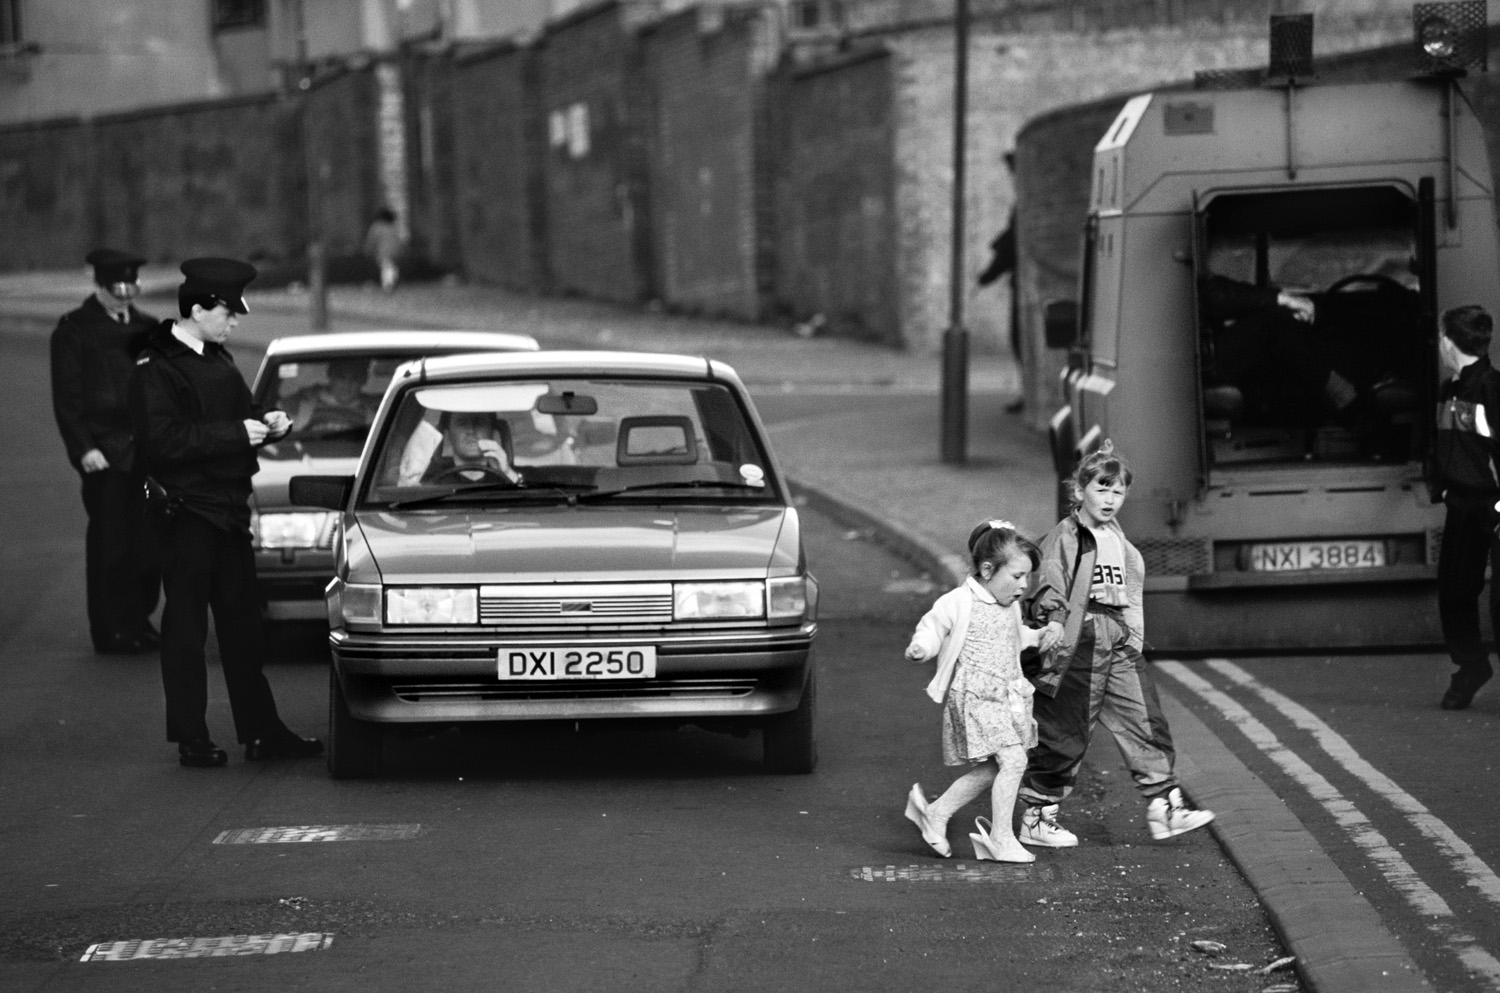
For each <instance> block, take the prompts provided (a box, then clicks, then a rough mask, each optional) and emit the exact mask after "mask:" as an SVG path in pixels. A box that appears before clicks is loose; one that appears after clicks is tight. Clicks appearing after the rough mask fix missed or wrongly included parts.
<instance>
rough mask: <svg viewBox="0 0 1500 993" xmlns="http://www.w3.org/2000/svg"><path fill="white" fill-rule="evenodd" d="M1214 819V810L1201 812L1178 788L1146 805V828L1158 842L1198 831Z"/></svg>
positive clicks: (1173, 788) (1152, 799)
mask: <svg viewBox="0 0 1500 993" xmlns="http://www.w3.org/2000/svg"><path fill="white" fill-rule="evenodd" d="M1213 819H1214V812H1213V811H1212V810H1199V809H1198V808H1197V807H1195V806H1193V802H1192V801H1191V800H1189V799H1188V798H1187V797H1185V796H1183V795H1182V790H1180V789H1178V788H1177V787H1176V786H1174V787H1172V788H1171V789H1170V790H1168V791H1167V792H1166V793H1165V794H1163V795H1161V796H1158V797H1152V798H1151V802H1150V803H1148V804H1146V826H1147V827H1149V828H1150V829H1151V837H1153V838H1155V839H1156V840H1157V841H1161V840H1162V839H1163V838H1175V837H1176V836H1177V835H1179V834H1186V833H1188V832H1189V831H1196V830H1198V829H1199V828H1201V827H1202V826H1203V825H1205V824H1207V823H1208V822H1209V821H1212V820H1213Z"/></svg>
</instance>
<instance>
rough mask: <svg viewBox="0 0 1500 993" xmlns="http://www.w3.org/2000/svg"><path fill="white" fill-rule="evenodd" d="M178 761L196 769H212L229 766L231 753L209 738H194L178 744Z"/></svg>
mask: <svg viewBox="0 0 1500 993" xmlns="http://www.w3.org/2000/svg"><path fill="white" fill-rule="evenodd" d="M177 761H178V762H181V763H182V764H183V765H185V766H189V767H192V768H195V769H212V768H213V767H215V766H220V765H226V764H228V762H229V753H228V752H226V751H224V749H222V748H220V747H219V746H218V745H215V744H214V743H213V742H212V741H209V740H208V739H207V738H194V739H193V740H192V741H184V742H181V743H180V744H178V746H177Z"/></svg>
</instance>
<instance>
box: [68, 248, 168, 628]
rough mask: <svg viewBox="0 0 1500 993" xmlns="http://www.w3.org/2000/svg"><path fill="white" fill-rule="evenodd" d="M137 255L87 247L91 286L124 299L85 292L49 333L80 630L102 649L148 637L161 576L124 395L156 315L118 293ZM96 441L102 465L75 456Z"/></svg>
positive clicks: (131, 277)
mask: <svg viewBox="0 0 1500 993" xmlns="http://www.w3.org/2000/svg"><path fill="white" fill-rule="evenodd" d="M144 262H145V260H144V259H142V258H140V257H139V256H135V255H130V254H128V253H126V252H119V251H115V250H113V249H108V248H104V249H99V250H98V251H95V252H90V253H89V255H88V263H89V265H91V266H93V267H94V282H95V283H97V284H98V285H99V287H100V292H103V293H109V294H110V295H111V297H112V298H113V300H114V301H115V302H117V303H123V304H124V306H123V308H120V307H114V308H106V307H105V305H104V304H103V303H102V302H101V300H100V297H99V294H98V293H95V294H94V295H92V296H90V297H88V299H86V300H84V301H83V304H82V306H80V307H79V308H78V309H76V310H72V311H69V312H68V313H66V314H64V315H63V317H62V319H61V320H60V321H58V323H57V328H56V330H54V331H53V332H52V341H51V349H52V411H53V413H54V414H55V415H56V417H57V427H58V430H59V431H61V432H62V437H63V444H64V446H65V447H66V448H67V452H68V461H69V462H71V463H72V464H73V468H74V469H76V470H78V473H79V475H80V476H81V477H82V482H83V506H84V509H85V510H86V511H87V512H88V518H89V523H88V531H87V536H86V539H85V549H86V561H87V577H88V578H87V587H86V590H87V598H88V618H89V634H90V635H91V636H92V638H93V642H94V648H95V649H96V650H97V651H99V652H106V653H118V652H133V651H141V650H144V649H149V648H154V647H156V642H157V639H156V629H155V628H153V627H152V626H151V614H152V612H153V611H155V610H156V602H157V598H158V593H159V591H160V589H161V576H160V573H159V571H158V569H157V566H156V553H155V549H154V548H153V547H152V543H151V542H150V541H149V540H148V537H147V535H146V533H145V530H144V528H143V524H144V519H143V511H144V502H143V500H142V486H141V474H140V472H139V471H138V468H137V466H136V465H135V461H136V459H135V442H134V440H133V438H132V436H131V426H130V408H129V402H128V395H127V394H128V387H129V383H130V375H131V372H132V371H133V370H134V368H135V359H136V356H137V355H138V354H139V353H140V351H141V349H142V347H143V346H144V344H145V340H146V335H147V332H149V331H150V329H151V328H153V327H155V326H156V323H157V322H156V319H155V318H154V317H151V316H150V315H149V314H145V313H142V312H141V311H139V310H137V309H136V308H135V307H134V306H132V305H130V303H129V302H128V299H122V297H124V296H125V294H126V293H127V292H128V293H129V294H130V295H133V293H134V290H135V288H136V279H137V272H138V270H139V268H140V266H141V265H142V264H143V263H144ZM117 291H118V292H117ZM117 315H118V316H117ZM96 451H97V452H99V453H101V454H102V455H103V456H104V458H105V459H106V460H107V461H108V463H109V465H108V468H92V467H90V466H86V465H85V460H84V456H85V455H87V454H88V453H90V452H96Z"/></svg>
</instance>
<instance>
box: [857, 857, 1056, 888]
mask: <svg viewBox="0 0 1500 993" xmlns="http://www.w3.org/2000/svg"><path fill="white" fill-rule="evenodd" d="M849 875H850V876H852V877H854V878H855V879H858V880H862V881H863V882H866V883H1027V882H1031V883H1040V882H1047V881H1050V880H1051V879H1052V878H1053V877H1054V876H1055V875H1056V870H1054V869H1053V868H1052V866H1050V865H1037V864H1036V863H1034V862H1033V863H1029V864H1026V865H1011V864H1006V865H997V864H995V863H990V862H986V863H979V862H975V863H972V864H970V863H968V862H954V863H952V864H951V865H950V864H947V863H944V864H942V865H887V866H879V867H877V866H869V865H867V866H862V867H860V868H858V869H850V870H849Z"/></svg>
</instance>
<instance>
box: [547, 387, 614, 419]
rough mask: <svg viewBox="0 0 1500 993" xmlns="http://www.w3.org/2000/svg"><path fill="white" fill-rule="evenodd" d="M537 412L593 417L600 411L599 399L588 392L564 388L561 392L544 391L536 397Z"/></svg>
mask: <svg viewBox="0 0 1500 993" xmlns="http://www.w3.org/2000/svg"><path fill="white" fill-rule="evenodd" d="M536 412H537V413H538V414H554V415H556V414H565V415H572V416H574V417H591V416H593V415H594V414H597V413H599V401H598V400H595V399H594V398H593V397H591V396H589V395H588V394H587V393H574V392H573V391H572V390H564V391H563V392H561V393H543V394H542V395H541V396H539V397H537V398H536Z"/></svg>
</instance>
